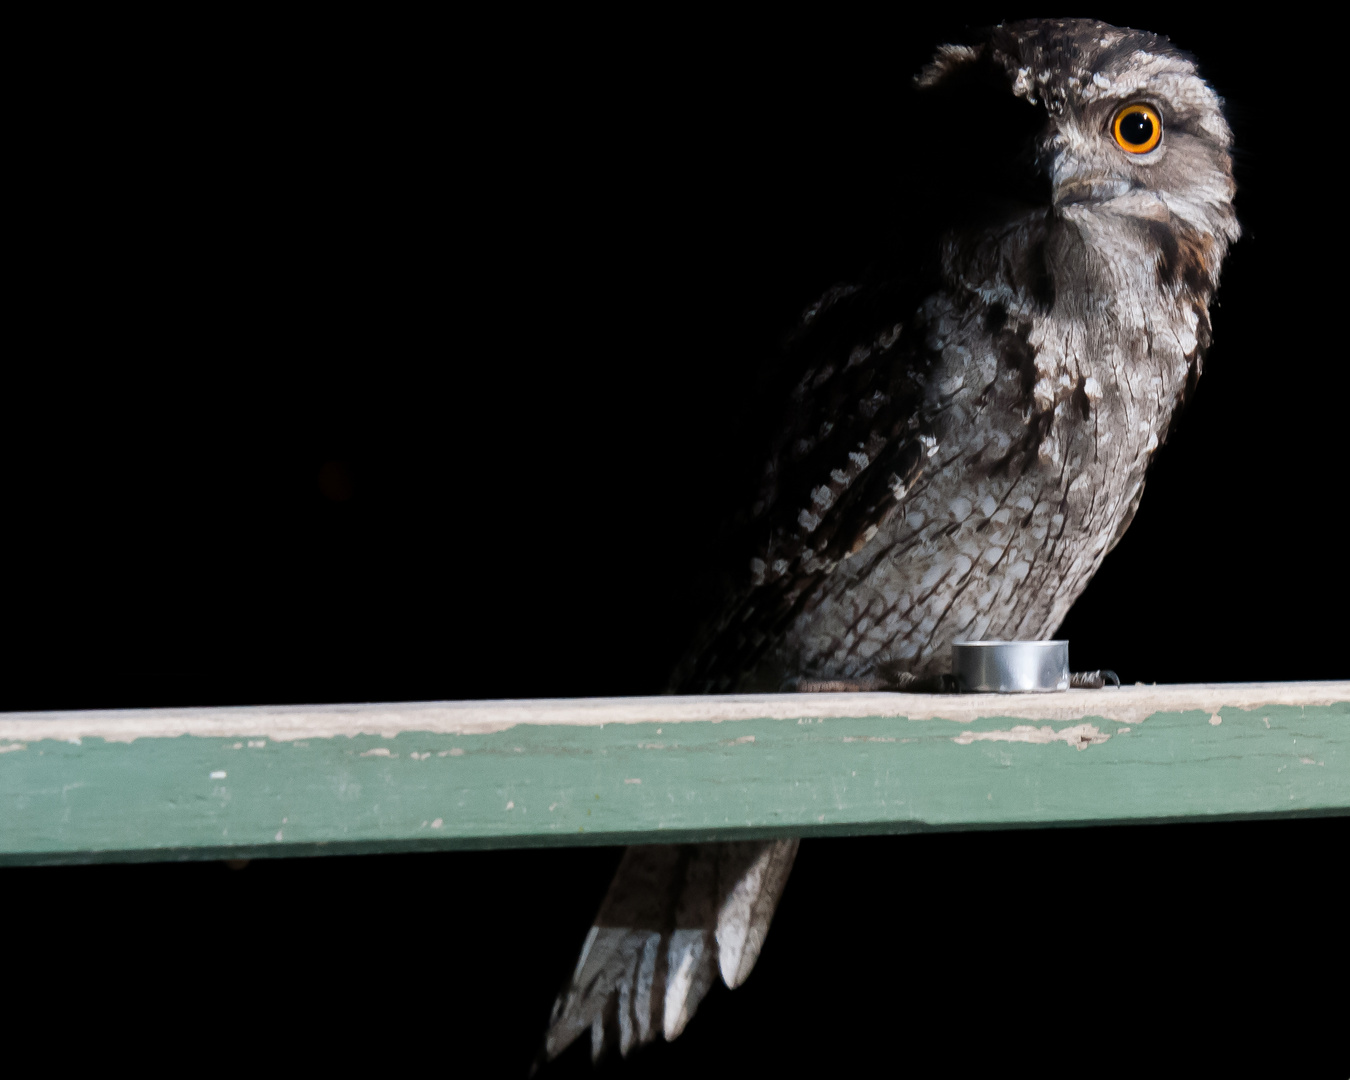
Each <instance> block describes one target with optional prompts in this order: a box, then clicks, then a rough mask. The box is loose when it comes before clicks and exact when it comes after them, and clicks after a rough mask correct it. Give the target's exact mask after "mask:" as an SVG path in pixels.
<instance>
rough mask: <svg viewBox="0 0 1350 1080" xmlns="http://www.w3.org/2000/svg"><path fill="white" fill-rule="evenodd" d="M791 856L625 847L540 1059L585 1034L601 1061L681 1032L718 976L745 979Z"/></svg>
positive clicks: (775, 845)
mask: <svg viewBox="0 0 1350 1080" xmlns="http://www.w3.org/2000/svg"><path fill="white" fill-rule="evenodd" d="M796 854H797V841H796V840H774V841H767V842H766V841H751V842H740V843H727V844H654V845H649V846H644V847H630V848H629V849H628V850H627V851H626V852H625V853H624V858H623V861H622V862H621V863H620V864H619V869H618V872H617V873H616V874H615V875H614V881H613V882H612V883H611V884H610V887H609V892H608V893H607V894H606V895H605V899H604V902H603V903H602V904H601V906H600V912H599V914H597V915H596V917H595V924H594V925H593V926H592V927H591V929H590V932H589V934H588V935H587V937H586V943H585V945H584V946H583V947H582V951H581V958H580V959H579V960H578V961H577V966H576V970H575V972H573V974H572V978H571V979H570V980H569V982H568V985H567V987H566V988H565V989H564V990H563V992H562V993H561V994H560V995H559V996H558V1000H557V1003H556V1004H555V1005H554V1007H553V1017H552V1019H551V1020H550V1022H549V1027H548V1033H547V1035H546V1036H545V1041H544V1054H545V1056H546V1057H547V1058H549V1059H550V1060H551V1059H553V1058H555V1057H557V1056H558V1055H559V1054H561V1053H562V1052H563V1051H564V1050H566V1049H567V1047H568V1046H570V1045H571V1044H572V1043H573V1042H574V1041H575V1040H576V1039H577V1037H578V1036H580V1035H581V1034H582V1033H583V1032H585V1031H590V1033H591V1055H592V1057H593V1058H595V1059H598V1058H599V1057H600V1055H601V1054H602V1053H603V1052H604V1050H605V1049H606V1047H607V1046H608V1045H610V1044H612V1043H617V1044H618V1047H619V1052H620V1053H621V1054H623V1055H625V1056H627V1054H628V1052H629V1050H631V1049H632V1048H633V1047H634V1046H640V1045H642V1044H644V1043H648V1042H651V1041H653V1040H654V1039H656V1038H657V1037H658V1036H661V1037H664V1038H666V1039H674V1038H675V1037H676V1036H677V1035H679V1034H680V1032H682V1031H683V1030H684V1027H685V1025H686V1024H687V1023H688V1022H689V1019H690V1018H691V1017H692V1016H693V1015H694V1011H695V1010H696V1009H697V1008H698V1005H699V1002H700V1001H702V1000H703V997H704V995H705V994H706V993H707V992H708V990H709V989H710V988H711V987H712V984H713V982H714V981H715V980H716V978H717V974H718V971H719V970H720V971H721V973H722V977H723V980H724V981H725V982H726V984H727V985H728V986H730V987H733V988H734V987H736V986H739V985H740V984H741V983H742V982H744V981H745V978H746V976H748V975H749V973H750V969H751V968H752V967H754V964H755V960H756V958H757V957H758V956H759V950H760V947H761V946H762V944H763V942H764V937H765V935H766V934H767V933H768V928H769V921H770V920H771V919H772V918H773V913H774V909H775V908H776V907H777V906H778V898H779V896H780V895H781V894H782V891H783V886H784V885H785V884H786V882H787V877H788V871H789V870H790V869H791V868H792V861H793V859H794V858H795V857H796Z"/></svg>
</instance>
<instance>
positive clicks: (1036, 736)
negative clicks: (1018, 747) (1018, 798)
mask: <svg viewBox="0 0 1350 1080" xmlns="http://www.w3.org/2000/svg"><path fill="white" fill-rule="evenodd" d="M1110 737H1111V736H1110V735H1106V734H1104V733H1102V732H1101V731H1099V730H1098V729H1097V725H1096V724H1074V725H1073V726H1072V727H1066V728H1060V730H1059V731H1056V730H1055V729H1054V728H1052V727H1051V726H1050V725H1049V724H1045V725H1043V726H1041V727H1032V726H1031V725H1030V724H1018V725H1016V726H1015V727H1013V728H1012V729H1011V730H1009V731H963V732H961V734H960V735H957V736H956V737H955V738H954V739H952V742H954V743H957V744H958V745H960V746H969V745H970V744H971V743H973V742H983V741H986V740H987V741H991V742H1019V743H1053V742H1062V743H1065V744H1067V745H1069V746H1072V747H1074V748H1076V749H1078V750H1086V749H1087V748H1088V747H1089V746H1091V745H1092V744H1093V743H1104V742H1106V740H1107V739H1109V738H1110Z"/></svg>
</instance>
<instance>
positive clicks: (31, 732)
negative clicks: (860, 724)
mask: <svg viewBox="0 0 1350 1080" xmlns="http://www.w3.org/2000/svg"><path fill="white" fill-rule="evenodd" d="M1347 688H1348V684H1347V683H1344V682H1340V683H1337V682H1306V683H1233V684H1193V685H1180V686H1134V687H1125V688H1122V689H1119V690H1116V689H1109V690H1068V691H1063V692H1060V693H1056V694H1037V695H1035V696H1034V700H1033V699H1030V698H1027V697H1022V696H1000V695H991V694H891V693H866V694H846V693H843V694H735V695H706V696H689V697H649V698H589V699H587V698H580V699H552V700H539V701H446V702H406V703H405V702H400V703H395V704H371V705H325V706H313V705H287V706H248V707H243V706H241V707H230V708H211V709H126V710H95V711H88V712H46V713H7V714H4V715H3V717H0V744H3V743H27V742H32V741H34V740H37V739H56V740H65V741H70V740H72V739H76V738H100V739H103V740H104V741H105V742H132V741H134V740H136V739H139V738H176V737H177V736H179V735H197V736H201V737H217V738H226V737H228V738H234V739H241V738H246V739H248V745H249V747H251V748H255V749H256V748H259V747H262V746H265V745H266V744H267V741H268V740H272V741H276V742H294V741H295V740H297V739H309V738H337V737H340V736H347V737H354V736H360V735H371V736H382V737H385V738H394V737H396V736H397V735H399V734H400V733H401V732H411V731H416V732H425V733H431V734H447V735H455V734H465V735H468V734H491V733H493V732H498V731H505V730H508V729H510V728H513V727H518V726H523V725H536V724H543V725H580V726H603V725H604V724H606V723H625V724H640V723H658V724H666V723H678V722H686V721H712V722H724V721H737V720H759V719H780V720H800V721H801V722H803V723H806V722H808V721H809V722H814V723H819V722H822V721H823V720H825V719H827V718H828V719H851V718H857V717H867V716H887V717H895V716H904V717H907V718H909V719H911V720H949V721H952V722H953V723H957V724H970V723H973V722H974V721H976V720H978V719H980V718H982V717H988V716H1000V715H1002V716H1009V715H1011V716H1012V717H1014V718H1019V719H1023V718H1024V719H1027V720H1036V721H1038V722H1076V721H1083V720H1087V719H1089V718H1091V719H1107V720H1114V721H1116V722H1118V723H1125V724H1140V723H1143V722H1144V721H1145V720H1146V719H1147V718H1148V717H1149V716H1151V715H1153V714H1154V713H1159V712H1181V711H1186V710H1193V709H1203V710H1204V711H1205V713H1206V714H1210V715H1217V712H1218V710H1219V709H1220V708H1226V709H1240V710H1244V711H1250V710H1253V709H1257V708H1260V707H1261V706H1263V705H1301V706H1322V705H1333V704H1335V703H1337V702H1340V701H1344V700H1346V696H1347ZM235 746H236V748H241V747H242V744H241V743H236V744H235Z"/></svg>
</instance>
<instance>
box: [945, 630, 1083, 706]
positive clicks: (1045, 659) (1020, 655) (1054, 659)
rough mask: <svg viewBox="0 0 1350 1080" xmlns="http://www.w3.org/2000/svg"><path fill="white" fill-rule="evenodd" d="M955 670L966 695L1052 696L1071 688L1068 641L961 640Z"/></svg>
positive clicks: (955, 651) (954, 657)
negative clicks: (1030, 694) (1051, 693)
mask: <svg viewBox="0 0 1350 1080" xmlns="http://www.w3.org/2000/svg"><path fill="white" fill-rule="evenodd" d="M952 671H953V673H954V674H955V675H956V677H957V678H958V679H960V681H961V688H962V689H963V690H964V691H965V692H966V693H974V694H1028V693H1050V692H1053V691H1055V690H1067V689H1068V688H1069V643H1068V642H1067V641H958V642H956V643H955V644H954V645H952Z"/></svg>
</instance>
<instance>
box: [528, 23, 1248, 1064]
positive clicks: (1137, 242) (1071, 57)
mask: <svg viewBox="0 0 1350 1080" xmlns="http://www.w3.org/2000/svg"><path fill="white" fill-rule="evenodd" d="M917 82H918V85H919V87H920V88H921V89H922V91H923V92H924V93H926V94H931V95H934V100H938V99H939V98H940V96H941V95H942V94H944V93H955V92H958V91H959V92H961V93H964V92H966V90H967V89H970V88H974V89H975V90H976V91H979V92H984V91H985V90H988V89H989V88H990V87H992V88H993V92H996V93H997V95H999V101H1000V102H1001V104H1000V105H999V106H998V107H1000V108H1006V107H1008V103H1009V102H1017V103H1019V107H1020V108H1022V109H1023V110H1024V112H1023V113H1020V114H1018V115H1025V116H1026V117H1030V118H1033V119H1034V123H1033V124H1032V125H1031V128H1029V131H1032V132H1033V134H1032V135H1031V137H1030V139H1029V140H1028V147H1027V150H1028V152H1027V155H1026V158H1025V162H1024V163H1023V164H1024V165H1025V167H1026V170H1027V172H1028V174H1034V176H1036V177H1039V179H1040V180H1041V181H1042V182H1043V190H1044V192H1045V195H1044V198H1043V199H1042V200H1041V201H1040V202H1039V203H1037V202H1035V201H1033V200H1032V198H1031V197H1030V196H1029V195H1028V193H1029V192H1031V191H1033V190H1034V185H1024V184H1022V179H1021V178H1020V174H1018V177H1017V179H1016V183H1014V184H1011V185H1009V184H1007V183H1005V182H1004V181H1006V180H1007V176H1012V175H1013V174H1014V173H1016V171H1017V169H1018V168H1021V167H1022V166H1021V165H1017V166H1016V168H1014V169H1013V170H1012V172H1009V173H1008V174H1007V175H1006V176H1005V175H1002V174H1000V178H995V177H994V176H993V175H992V174H991V175H990V177H989V183H990V184H991V185H993V184H995V183H999V184H1002V185H1003V187H1004V188H1006V191H1002V190H1001V191H1000V193H999V198H998V199H997V200H993V201H991V203H990V205H989V206H988V207H986V208H984V210H983V211H982V212H981V213H979V214H974V213H972V214H969V215H967V216H966V217H965V218H964V219H963V220H961V221H959V222H954V223H949V224H948V225H947V227H946V228H945V229H941V228H940V229H938V230H936V231H935V233H934V236H933V244H934V247H933V250H932V251H915V252H913V253H912V254H911V253H900V255H899V256H898V259H896V260H893V261H892V263H891V264H890V265H891V267H892V270H891V272H888V273H887V274H882V275H879V276H874V277H873V278H871V279H870V280H865V281H861V282H859V283H856V284H851V285H845V286H840V287H837V288H835V289H832V290H831V291H830V292H829V293H827V294H826V295H825V296H824V297H822V298H821V300H820V301H819V302H818V303H816V304H814V305H813V306H812V307H811V308H810V309H808V311H807V312H806V314H805V316H804V319H803V324H802V326H801V327H800V328H799V330H798V332H797V334H796V335H795V338H794V341H793V344H792V346H791V348H790V349H789V351H788V355H787V356H786V358H785V359H784V360H783V371H784V373H785V375H786V377H787V378H788V379H789V380H790V382H791V384H792V385H791V390H790V393H789V394H788V401H789V404H788V408H787V413H786V420H785V423H784V425H783V427H782V428H781V431H780V434H779V436H778V438H777V439H776V441H775V444H774V446H773V448H772V450H771V453H770V455H769V459H768V463H767V465H766V468H765V472H764V479H763V483H762V485H761V488H760V490H759V493H758V496H757V498H756V500H755V503H754V505H753V506H752V507H751V508H750V510H749V512H748V514H747V515H746V522H745V533H744V535H745V536H746V537H747V538H748V541H747V542H748V545H749V546H748V547H747V548H745V549H743V550H742V552H741V556H742V557H743V558H744V561H743V563H742V564H741V565H740V566H739V567H738V568H737V569H738V572H739V578H738V580H737V583H736V585H735V586H734V588H733V589H732V591H731V593H730V595H729V596H728V598H727V602H726V604H725V607H724V608H723V609H722V611H721V613H720V614H719V615H718V616H717V617H716V618H715V619H713V620H712V621H711V622H710V624H709V625H708V627H707V629H706V630H705V632H704V633H703V635H702V636H701V637H700V639H699V641H698V643H697V646H696V648H695V649H694V650H693V651H692V652H691V653H690V655H689V656H688V658H687V659H686V660H685V662H684V663H683V664H682V665H681V668H680V669H679V671H678V672H677V675H676V679H675V684H674V688H675V689H678V690H683V691H685V692H725V691H764V690H779V689H787V688H791V687H792V686H794V685H797V684H798V682H799V681H800V680H803V679H805V680H812V681H817V682H819V681H824V682H831V683H835V684H837V685H846V686H856V687H859V688H869V689H881V688H887V687H893V688H902V687H904V686H906V685H912V681H913V680H914V679H915V678H916V677H918V678H921V677H925V676H932V675H935V674H938V673H942V672H946V671H949V670H950V652H951V643H952V642H953V641H954V640H962V639H970V640H980V639H995V638H1005V639H1011V638H1020V639H1036V638H1045V637H1049V636H1050V635H1052V634H1053V633H1054V631H1055V629H1056V628H1057V627H1058V625H1059V623H1060V622H1061V621H1062V620H1063V618H1064V616H1065V615H1066V614H1067V613H1068V610H1069V608H1070V606H1071V605H1072V604H1073V602H1074V600H1075V599H1076V598H1077V597H1078V596H1079V595H1080V594H1081V593H1082V591H1083V589H1084V588H1085V587H1086V585H1087V583H1088V581H1089V580H1090V579H1091V577H1092V575H1093V574H1094V573H1095V572H1096V570H1097V568H1098V567H1099V566H1100V565H1101V562H1102V560H1103V559H1104V558H1105V557H1106V554H1107V553H1108V552H1109V551H1110V550H1111V548H1112V547H1113V546H1114V544H1115V543H1116V542H1117V541H1118V540H1119V539H1120V537H1121V536H1122V534H1123V533H1124V531H1125V529H1126V528H1127V527H1128V526H1129V524H1130V520H1131V519H1132V517H1133V515H1134V513H1135V510H1136V509H1137V507H1138V505H1139V500H1140V497H1141V495H1142V493H1143V487H1144V476H1145V472H1146V470H1147V469H1148V466H1149V463H1150V461H1151V459H1152V457H1153V455H1154V453H1155V452H1156V450H1157V449H1158V447H1159V445H1160V444H1161V443H1162V442H1163V440H1164V439H1165V438H1166V436H1167V433H1168V430H1169V428H1170V426H1171V424H1172V422H1173V419H1174V417H1175V415H1176V413H1177V410H1178V409H1179V408H1180V407H1181V405H1182V404H1183V403H1184V401H1185V399H1186V397H1187V395H1188V394H1190V393H1191V391H1192V390H1193V389H1194V386H1195V382H1196V380H1197V379H1198V377H1199V375H1200V371H1201V365H1202V362H1203V358H1204V353H1205V349H1206V347H1207V345H1208V343H1209V337H1210V324H1209V316H1208V305H1209V302H1210V299H1211V296H1212V295H1213V292H1214V290H1215V288H1216V287H1217V285H1218V277H1219V268H1220V264H1221V263H1222V260H1223V258H1224V255H1225V253H1226V251H1227V249H1228V246H1229V244H1230V243H1232V242H1233V241H1234V240H1236V239H1237V237H1238V234H1239V230H1238V224H1237V220H1236V218H1235V216H1234V212H1233V205H1232V200H1233V195H1234V184H1233V177H1232V167H1231V157H1230V152H1229V148H1230V143H1231V135H1230V132H1229V128H1228V125H1227V124H1226V123H1225V121H1224V118H1223V115H1222V111H1221V103H1220V101H1219V99H1218V97H1217V96H1216V95H1215V93H1214V92H1213V90H1212V89H1211V88H1210V87H1209V86H1208V85H1207V84H1206V83H1205V82H1204V81H1203V80H1202V79H1201V78H1200V77H1199V75H1198V74H1197V73H1196V69H1195V66H1194V63H1193V62H1192V60H1191V59H1190V58H1189V57H1187V56H1186V55H1184V54H1182V53H1180V52H1179V51H1178V50H1176V49H1174V48H1173V47H1172V46H1171V45H1170V44H1169V43H1168V42H1167V41H1166V40H1165V39H1162V38H1160V37H1157V36H1155V35H1152V34H1147V33H1140V32H1137V31H1132V30H1121V29H1117V28H1115V27H1111V26H1107V25H1105V24H1102V23H1096V22H1090V21H1084V20H1064V21H1058V20H1041V21H1034V22H1028V23H1020V24H1015V25H1009V26H1004V27H998V28H996V29H995V30H993V31H992V32H991V33H990V35H989V36H988V37H987V38H986V39H985V40H984V41H983V42H982V43H980V44H978V45H976V46H973V47H966V46H945V47H943V48H942V49H940V50H939V51H938V53H937V56H936V57H935V59H934V61H933V63H932V64H930V65H929V67H928V68H926V69H925V70H924V71H923V72H922V73H921V74H920V76H919V77H918V80H917ZM953 88H956V89H953ZM963 100H964V99H963ZM1136 104H1143V105H1146V106H1147V107H1148V108H1149V109H1151V110H1153V115H1155V116H1157V117H1158V118H1159V120H1160V123H1161V132H1162V137H1161V139H1160V140H1159V141H1158V142H1157V145H1156V146H1155V147H1153V148H1152V149H1149V150H1147V151H1146V152H1135V150H1134V148H1133V146H1134V144H1128V145H1127V144H1124V143H1122V142H1121V141H1120V140H1119V139H1118V138H1117V136H1116V134H1115V132H1114V129H1113V121H1114V120H1115V118H1116V117H1117V116H1118V115H1120V114H1121V110H1122V109H1123V108H1124V107H1126V106H1131V105H1136ZM968 122H969V124H970V126H971V130H972V132H973V133H975V135H974V137H976V138H978V137H979V136H978V132H979V131H980V130H981V128H980V125H981V124H982V122H983V120H982V117H981V116H980V115H970V116H969V118H968ZM1000 123H1002V121H1000ZM966 179H969V180H971V182H972V183H973V184H976V185H978V184H979V183H980V182H982V181H983V176H975V177H974V178H973V179H972V178H970V177H966ZM1009 193H1010V194H1009ZM1005 195H1007V196H1008V197H1005ZM906 258H908V259H910V260H911V261H912V264H913V267H923V266H927V267H929V268H930V269H929V270H928V271H927V272H920V271H919V270H914V269H913V268H912V267H906V266H904V262H905V259H906ZM896 262H898V263H899V264H900V266H901V269H900V270H899V271H898V272H896V271H895V270H894V267H895V265H896ZM709 850H711V846H710V848H709ZM699 857H705V858H714V859H715V856H714V855H707V856H697V857H696V856H687V857H686V858H687V859H689V860H693V861H697V858H699ZM740 857H742V858H743V857H744V852H742V853H741V856H740ZM789 864H790V860H789ZM622 876H623V875H622V873H621V875H620V878H622ZM781 878H782V880H784V881H785V880H786V870H784V872H783V874H782V875H781ZM622 887H623V883H622V881H621V880H616V883H615V888H616V889H618V888H622ZM780 887H781V882H780ZM776 899H777V891H776V890H775V891H774V892H773V895H772V896H770V897H768V899H767V915H765V916H764V918H763V919H762V922H763V924H764V926H765V927H767V921H768V917H769V916H771V915H772V909H773V904H774V903H776ZM763 906H764V905H763V904H761V907H763ZM742 966H744V965H742ZM579 971H580V969H579ZM741 977H742V978H743V977H744V973H743V974H742V975H741ZM576 989H577V988H576V986H575V985H574V987H573V988H572V993H573V997H572V998H567V999H566V1000H567V1002H568V1004H567V1007H566V1008H562V1005H561V1003H560V1009H561V1011H562V1014H573V1015H574V1019H572V1020H569V1021H568V1023H570V1024H571V1025H572V1028H575V1026H576V1023H577V1022H578V1020H579V1019H580V1017H581V1015H582V1014H583V1013H585V1014H586V1015H587V1017H588V1018H589V1019H593V1018H594V1017H595V1016H597V1015H600V1014H601V1012H603V1008H602V1007H600V1006H598V1005H597V1003H596V1001H589V1002H588V1001H587V999H585V996H584V995H581V996H577V995H576V993H575V991H576ZM617 995H618V991H617V990H616V991H614V993H613V995H611V996H617ZM597 1000H598V999H597ZM624 1000H630V1001H631V1000H636V998H635V997H634V996H633V995H631V994H630V995H627V996H626V997H625V998H624ZM587 1010H589V1011H587ZM691 1011H692V1010H691ZM559 1022H561V1021H559ZM583 1026H584V1025H583ZM681 1026H682V1025H681ZM555 1030H559V1029H557V1028H556V1027H555ZM569 1030H571V1028H569ZM642 1030H643V1031H644V1032H650V1033H652V1034H654V1033H655V1030H656V1029H655V1027H651V1026H649V1027H646V1028H642ZM638 1041H641V1040H640V1039H639V1040H638ZM555 1046H558V1048H559V1049H560V1045H559V1044H556V1043H550V1048H549V1049H550V1052H551V1053H553V1052H556V1050H555ZM625 1048H626V1047H625Z"/></svg>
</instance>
